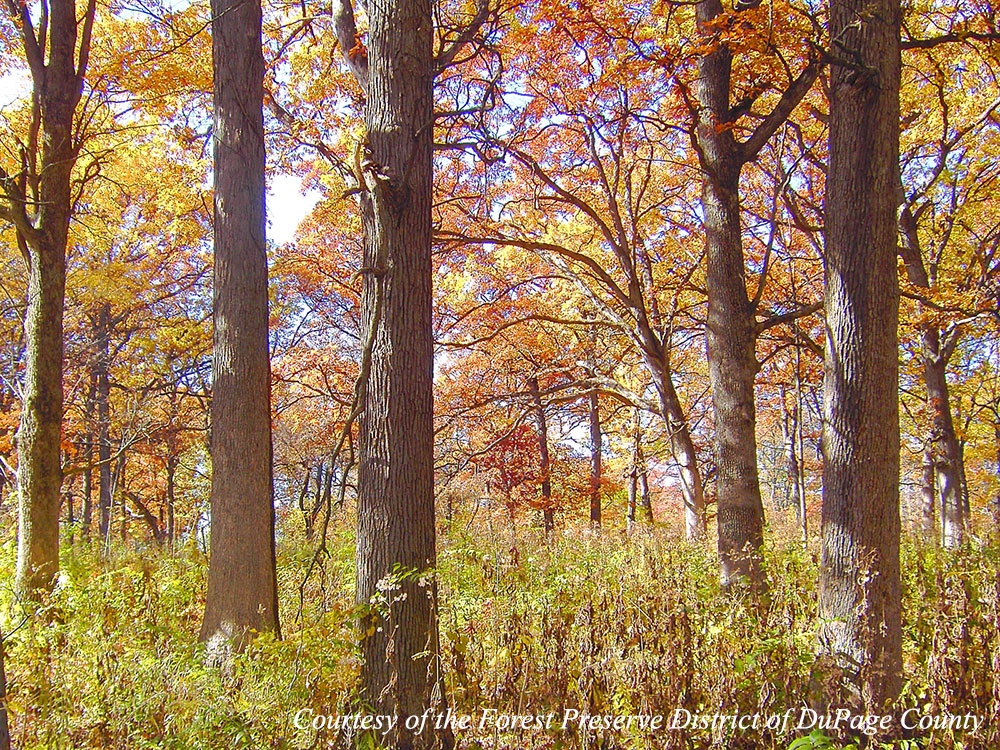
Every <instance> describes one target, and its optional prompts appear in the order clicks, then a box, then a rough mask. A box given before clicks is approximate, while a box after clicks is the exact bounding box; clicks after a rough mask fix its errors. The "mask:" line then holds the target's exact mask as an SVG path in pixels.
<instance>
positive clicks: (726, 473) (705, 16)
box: [692, 0, 820, 587]
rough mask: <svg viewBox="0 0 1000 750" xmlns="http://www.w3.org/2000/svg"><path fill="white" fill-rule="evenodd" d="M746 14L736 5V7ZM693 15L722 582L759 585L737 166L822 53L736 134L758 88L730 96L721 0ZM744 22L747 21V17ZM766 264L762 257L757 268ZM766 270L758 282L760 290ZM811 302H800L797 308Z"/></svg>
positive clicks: (809, 79)
mask: <svg viewBox="0 0 1000 750" xmlns="http://www.w3.org/2000/svg"><path fill="white" fill-rule="evenodd" d="M756 4H759V0H758V3H756ZM756 4H754V3H747V4H741V3H739V2H737V3H736V9H737V11H742V10H743V9H745V8H753V7H755V5H756ZM742 15H744V14H743V13H742V12H738V13H737V14H736V17H737V18H739V17H740V16H742ZM697 16H698V24H699V27H700V30H701V33H702V34H703V35H704V36H705V37H706V39H705V43H706V46H707V47H708V51H707V52H706V53H705V54H703V55H701V56H700V57H699V59H698V78H697V81H696V84H695V95H696V98H697V109H696V111H695V113H694V119H695V123H694V130H693V133H692V142H693V143H694V145H695V149H696V151H697V153H698V158H699V162H700V164H701V168H702V172H703V177H702V206H703V209H704V214H705V246H706V287H707V291H708V320H707V322H706V326H705V332H706V333H705V338H706V348H707V352H708V362H709V377H710V380H711V384H712V402H713V407H714V413H715V454H716V459H715V460H716V470H717V478H716V486H717V502H718V519H719V561H720V579H721V581H722V585H723V586H724V587H727V586H729V585H730V584H731V583H733V582H734V581H735V580H736V579H738V578H744V579H747V580H749V581H750V583H751V584H753V585H758V586H759V585H762V584H763V582H764V572H763V570H762V569H761V567H760V554H759V549H760V547H761V545H762V544H763V542H764V528H763V527H764V507H763V504H762V502H761V496H760V481H759V478H758V468H757V439H756V408H755V403H754V378H755V377H756V375H757V371H758V369H759V367H760V365H759V363H758V361H757V356H756V351H755V344H756V340H757V335H758V333H759V332H760V330H761V324H758V323H757V320H756V313H757V307H758V305H759V302H760V296H759V295H755V296H754V298H753V299H750V298H749V297H748V295H747V286H746V263H745V261H744V257H743V242H742V237H741V231H742V230H741V226H740V219H741V217H740V211H741V208H740V173H741V171H742V170H743V166H744V165H745V164H746V163H747V162H748V161H750V160H752V159H755V158H756V157H757V154H758V153H759V152H760V150H761V149H762V148H763V147H764V145H765V144H766V143H767V140H768V139H769V138H770V137H771V136H772V135H773V134H774V132H775V131H776V130H777V129H778V128H779V127H780V126H781V124H782V123H784V121H785V120H786V119H787V118H788V116H789V115H790V114H791V112H792V109H794V107H795V106H796V105H797V104H798V102H799V101H800V100H801V99H802V97H803V96H805V94H806V93H807V92H808V91H809V89H810V87H811V86H812V83H813V81H814V80H815V79H816V76H817V75H818V74H819V71H820V62H819V59H818V57H817V56H815V55H813V56H812V59H810V60H809V61H808V63H807V64H806V66H805V67H804V69H803V71H802V72H801V73H800V74H799V76H798V77H797V78H796V79H794V80H792V81H790V82H789V85H788V88H787V90H786V91H785V92H784V93H783V94H782V96H781V97H780V99H779V100H778V102H777V103H776V105H775V106H774V109H773V110H772V111H771V112H770V113H769V114H768V115H767V116H766V117H763V118H762V121H761V123H760V125H759V126H758V127H757V128H755V129H754V130H753V132H752V133H751V134H750V136H749V138H748V139H747V140H746V141H741V140H738V139H737V138H736V137H735V136H734V134H733V126H734V125H735V121H736V120H738V119H739V118H740V117H742V116H743V114H746V113H747V112H749V108H750V105H751V104H752V103H753V101H754V99H755V98H756V97H757V96H759V95H760V92H759V91H755V90H753V89H751V90H750V91H749V92H747V97H748V100H747V103H746V104H745V105H744V106H743V107H741V106H740V105H735V106H734V105H731V103H730V99H731V93H732V92H731V78H732V67H733V51H732V49H731V47H730V43H729V42H728V41H726V40H725V39H724V38H720V37H724V36H725V35H724V33H723V32H724V31H726V30H727V27H728V25H729V24H728V22H727V20H726V19H725V18H724V14H723V7H722V3H721V1H720V0H702V2H700V3H699V4H698V8H697ZM735 23H736V25H737V26H742V24H740V23H739V22H738V21H737V22H735ZM747 24H748V25H749V28H750V29H752V28H753V26H752V23H750V22H747ZM741 33H742V32H741ZM749 33H751V34H752V33H753V32H752V31H751V32H749ZM767 271H768V268H767V260H765V261H764V268H763V276H766V274H767ZM763 276H762V278H761V281H760V282H758V283H759V289H760V290H761V291H763V283H764V278H763ZM815 309H816V308H815V307H812V308H805V309H803V311H802V312H813V311H814V310H815Z"/></svg>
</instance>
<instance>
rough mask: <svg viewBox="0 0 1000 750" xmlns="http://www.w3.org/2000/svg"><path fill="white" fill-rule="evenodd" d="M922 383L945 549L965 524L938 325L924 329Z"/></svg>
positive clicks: (956, 542) (953, 544)
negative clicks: (928, 420)
mask: <svg viewBox="0 0 1000 750" xmlns="http://www.w3.org/2000/svg"><path fill="white" fill-rule="evenodd" d="M923 348H924V356H923V360H924V363H923V364H924V383H925V385H926V388H927V404H928V406H929V407H930V412H931V423H932V433H931V439H932V440H933V441H934V460H935V466H934V474H935V477H936V479H937V491H938V498H940V503H941V532H942V533H941V540H942V543H943V544H944V546H945V547H946V548H948V549H953V548H955V547H957V546H959V545H960V544H961V543H962V537H963V532H964V526H965V519H964V517H963V516H964V514H963V513H962V483H961V475H960V465H961V457H960V456H959V449H958V438H957V437H956V436H955V424H954V422H953V421H952V417H951V405H950V398H949V392H948V381H947V376H946V366H947V365H946V362H945V360H944V359H943V357H942V356H941V352H940V334H939V332H938V328H937V326H933V325H932V326H929V327H928V328H926V329H925V330H924V335H923Z"/></svg>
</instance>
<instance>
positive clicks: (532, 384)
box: [528, 377, 555, 534]
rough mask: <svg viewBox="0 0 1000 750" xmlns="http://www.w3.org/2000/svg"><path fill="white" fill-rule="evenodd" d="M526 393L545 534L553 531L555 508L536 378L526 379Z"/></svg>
mask: <svg viewBox="0 0 1000 750" xmlns="http://www.w3.org/2000/svg"><path fill="white" fill-rule="evenodd" d="M528 392H529V393H530V394H531V406H532V413H533V414H534V417H535V431H536V432H537V433H538V460H539V467H538V469H539V476H541V479H542V482H541V484H542V488H541V489H542V517H543V519H544V520H543V523H544V526H545V533H546V534H551V533H552V532H553V530H554V529H555V508H553V507H552V476H551V475H552V467H551V465H550V462H549V428H548V424H547V423H546V420H545V407H544V406H543V405H542V396H541V393H540V391H539V388H538V378H536V377H531V378H528Z"/></svg>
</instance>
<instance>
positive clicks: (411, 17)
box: [348, 0, 443, 750]
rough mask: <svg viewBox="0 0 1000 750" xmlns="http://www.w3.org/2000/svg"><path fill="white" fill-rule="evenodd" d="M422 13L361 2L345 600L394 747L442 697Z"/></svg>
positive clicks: (420, 2)
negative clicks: (351, 566)
mask: <svg viewBox="0 0 1000 750" xmlns="http://www.w3.org/2000/svg"><path fill="white" fill-rule="evenodd" d="M431 10H432V4H431V2H430V0H390V2H387V3H380V4H373V5H371V6H369V33H368V38H367V41H368V50H367V62H368V66H367V75H366V76H363V77H362V83H363V85H364V84H367V85H366V89H367V90H366V100H365V125H366V131H367V148H366V149H365V151H366V153H365V154H364V158H363V159H362V160H361V161H362V163H361V165H360V170H361V172H362V174H361V175H359V177H360V178H361V179H362V181H363V183H364V184H363V191H362V194H361V203H362V218H363V226H364V262H363V264H362V275H363V278H364V282H363V293H362V323H363V325H362V330H363V337H362V338H363V340H364V341H365V342H366V343H368V342H371V359H370V370H369V375H368V377H367V382H365V383H364V390H363V394H362V398H363V406H364V412H363V413H362V416H361V420H360V425H359V427H360V429H359V467H358V534H357V597H358V603H359V604H360V605H361V606H362V607H364V608H368V607H370V610H369V611H368V613H367V614H365V615H364V616H363V617H362V618H361V634H362V657H363V661H362V668H361V683H362V700H363V701H364V703H365V704H366V705H367V706H369V707H370V708H371V710H372V711H374V712H375V713H377V714H389V715H393V716H396V717H399V722H398V724H397V725H396V727H395V729H394V730H393V731H391V732H390V733H389V735H388V736H386V737H384V738H380V740H381V741H382V742H383V744H385V745H386V746H388V747H393V748H399V750H411V749H412V748H427V747H431V746H432V745H433V744H434V742H435V733H433V732H430V731H425V732H423V733H420V734H416V733H414V732H413V731H412V730H408V729H406V728H405V727H404V726H403V719H404V718H405V717H406V716H408V715H412V714H416V715H420V714H422V713H423V712H424V710H426V709H427V708H428V707H432V706H437V707H439V706H440V705H442V703H443V692H442V691H441V687H442V685H441V682H440V680H441V675H440V673H439V670H438V666H437V665H438V662H437V653H438V630H437V593H436V584H435V583H434V581H433V579H432V577H431V576H429V575H425V574H424V573H423V572H424V571H426V570H428V569H429V568H433V567H434V564H435V559H436V555H435V527H434V417H433V403H432V398H433V397H432V383H433V367H434V355H433V327H432V321H431V304H432V297H431V281H432V273H431V200H432V196H431V182H432V176H433V161H432V156H433V122H434V119H433V83H434V61H433V28H434V25H433V21H432V12H431ZM362 54H364V53H362ZM348 57H350V55H348ZM355 57H359V56H358V55H355ZM364 364H365V363H363V366H364ZM363 369H364V367H363ZM362 377H364V375H362ZM380 585H381V586H382V588H381V589H380ZM386 585H388V587H389V590H388V591H386V588H385V586H386ZM404 595H405V596H404Z"/></svg>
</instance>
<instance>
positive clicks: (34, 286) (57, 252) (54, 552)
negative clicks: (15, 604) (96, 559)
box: [5, 0, 94, 596]
mask: <svg viewBox="0 0 1000 750" xmlns="http://www.w3.org/2000/svg"><path fill="white" fill-rule="evenodd" d="M10 7H11V8H14V7H18V8H19V10H18V11H17V17H16V18H15V19H14V23H15V25H16V26H17V28H18V29H19V31H20V32H21V37H22V40H23V42H24V49H25V55H26V58H27V61H28V66H29V68H30V70H31V77H32V81H33V86H34V92H33V97H34V103H35V104H36V105H37V109H36V111H37V112H38V113H39V114H40V119H41V122H40V127H41V132H42V147H41V148H42V158H41V168H40V170H39V171H38V172H37V174H35V175H29V178H31V180H32V181H33V180H34V179H35V178H37V186H38V188H37V190H38V192H37V195H34V196H30V197H31V198H34V199H35V200H34V202H32V201H29V196H24V195H21V196H19V197H20V199H21V200H20V203H19V205H18V204H17V201H15V200H13V197H12V196H11V195H10V194H9V192H8V191H7V187H6V186H5V192H6V193H7V195H6V196H5V197H7V198H8V203H9V204H10V206H9V208H10V213H11V215H13V216H14V217H15V225H16V227H17V229H18V244H19V245H20V247H21V249H22V251H23V253H24V255H25V259H26V260H27V262H28V306H27V310H26V312H25V319H24V338H25V371H24V388H23V405H22V409H21V424H20V427H19V428H18V432H17V454H18V472H17V474H18V489H19V492H18V512H19V519H18V547H17V572H16V577H15V588H16V589H17V590H18V591H19V592H21V593H23V594H26V595H28V596H34V595H35V594H36V593H37V592H38V591H40V590H41V589H45V588H48V587H50V586H51V585H52V582H53V580H54V577H55V575H56V573H57V571H58V569H59V488H60V486H61V484H62V466H61V463H60V447H61V445H60V443H61V428H62V410H63V390H62V366H63V301H64V298H65V291H66V243H67V237H68V234H69V220H70V214H71V211H72V206H71V203H70V180H71V176H72V171H73V165H74V163H75V162H76V157H77V154H78V145H77V144H75V143H74V142H73V117H74V113H75V112H76V106H77V104H78V103H79V101H80V94H81V92H82V90H83V77H84V73H85V70H86V64H87V62H86V61H87V56H88V54H89V48H90V29H91V27H92V24H93V18H94V3H93V1H91V3H90V4H89V5H88V7H87V10H86V12H85V13H84V17H83V19H82V27H83V29H84V33H83V34H82V36H81V38H80V44H79V53H78V49H77V28H78V26H77V24H78V23H80V20H79V19H77V13H76V4H75V3H74V1H73V0H51V2H50V3H49V6H48V7H49V14H48V27H47V29H46V31H47V37H48V39H47V40H46V34H44V33H42V34H41V35H40V38H39V37H38V36H36V32H35V30H34V27H33V24H32V21H31V17H30V14H29V11H28V7H27V6H26V5H25V6H16V4H12V5H11V6H10ZM46 41H47V42H48V56H47V57H46V54H45V52H46V50H45V46H46ZM77 54H79V58H77ZM30 158H31V159H32V160H34V158H35V156H34V154H31V155H30ZM29 204H30V205H35V206H37V210H36V211H35V213H34V214H33V215H28V213H27V211H26V209H27V207H28V206H29Z"/></svg>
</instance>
